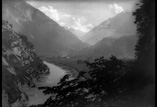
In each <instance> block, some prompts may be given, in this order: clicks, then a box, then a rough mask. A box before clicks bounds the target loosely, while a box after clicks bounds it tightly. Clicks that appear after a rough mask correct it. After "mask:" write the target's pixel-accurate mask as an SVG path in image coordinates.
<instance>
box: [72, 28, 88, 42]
mask: <svg viewBox="0 0 157 107" xmlns="http://www.w3.org/2000/svg"><path fill="white" fill-rule="evenodd" d="M69 31H71V32H72V33H73V34H74V35H76V36H77V37H78V38H79V39H80V40H81V41H82V36H83V35H84V34H85V32H82V31H80V30H75V29H73V28H70V29H69Z"/></svg>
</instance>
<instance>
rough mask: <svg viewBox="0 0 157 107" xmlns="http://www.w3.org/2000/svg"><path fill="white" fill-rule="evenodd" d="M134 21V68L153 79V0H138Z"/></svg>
mask: <svg viewBox="0 0 157 107" xmlns="http://www.w3.org/2000/svg"><path fill="white" fill-rule="evenodd" d="M137 7H138V8H137V10H136V11H135V12H134V13H133V15H135V23H136V24H137V33H138V41H137V44H136V47H135V50H136V53H135V54H136V58H137V61H136V68H138V69H139V71H141V72H143V73H145V75H147V77H148V78H150V79H154V78H155V77H154V74H155V34H154V31H155V1H154V0H140V3H138V4H137Z"/></svg>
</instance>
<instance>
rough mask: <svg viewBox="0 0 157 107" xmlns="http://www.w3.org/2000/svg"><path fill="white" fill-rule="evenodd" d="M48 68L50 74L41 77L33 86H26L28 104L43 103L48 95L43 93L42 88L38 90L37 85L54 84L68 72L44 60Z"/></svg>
mask: <svg viewBox="0 0 157 107" xmlns="http://www.w3.org/2000/svg"><path fill="white" fill-rule="evenodd" d="M44 64H46V65H47V66H48V68H49V70H50V74H49V75H47V76H46V77H45V78H43V79H42V82H38V83H36V87H35V88H28V89H27V90H26V91H25V92H26V93H27V95H28V96H29V103H28V105H37V104H42V103H44V102H45V101H46V100H47V99H48V98H49V96H50V95H44V94H43V92H42V90H38V88H37V87H41V86H51V87H52V86H55V85H57V83H58V82H59V81H60V79H61V78H62V77H63V76H64V75H65V74H67V73H68V71H65V70H64V69H62V68H60V67H58V66H56V65H54V64H51V63H48V62H44Z"/></svg>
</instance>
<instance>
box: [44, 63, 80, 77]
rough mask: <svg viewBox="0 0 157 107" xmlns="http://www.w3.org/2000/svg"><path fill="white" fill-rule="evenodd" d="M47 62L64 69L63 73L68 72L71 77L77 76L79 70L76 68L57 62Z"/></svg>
mask: <svg viewBox="0 0 157 107" xmlns="http://www.w3.org/2000/svg"><path fill="white" fill-rule="evenodd" d="M47 62H48V63H52V64H54V65H56V66H58V67H60V68H62V69H64V70H65V71H68V72H67V73H70V74H71V75H72V77H77V76H78V74H79V70H78V69H77V68H74V67H71V66H69V65H67V64H63V63H58V62H51V61H47Z"/></svg>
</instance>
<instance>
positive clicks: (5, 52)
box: [2, 21, 49, 107]
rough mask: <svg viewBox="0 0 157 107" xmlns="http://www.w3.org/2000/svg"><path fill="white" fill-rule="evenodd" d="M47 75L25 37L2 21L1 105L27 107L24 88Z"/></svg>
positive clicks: (45, 68)
mask: <svg viewBox="0 0 157 107" xmlns="http://www.w3.org/2000/svg"><path fill="white" fill-rule="evenodd" d="M48 73H49V69H48V68H47V66H46V65H44V64H43V62H42V60H41V59H40V57H38V56H37V55H36V54H35V52H34V48H33V45H32V44H31V43H30V42H28V40H27V37H26V36H24V35H22V34H19V33H16V32H14V31H13V30H12V25H10V24H8V22H7V21H2V105H3V107H17V106H18V107H19V106H25V105H27V101H28V96H27V95H26V94H25V93H24V86H34V83H35V82H36V81H38V80H40V77H41V76H43V75H46V74H48Z"/></svg>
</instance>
